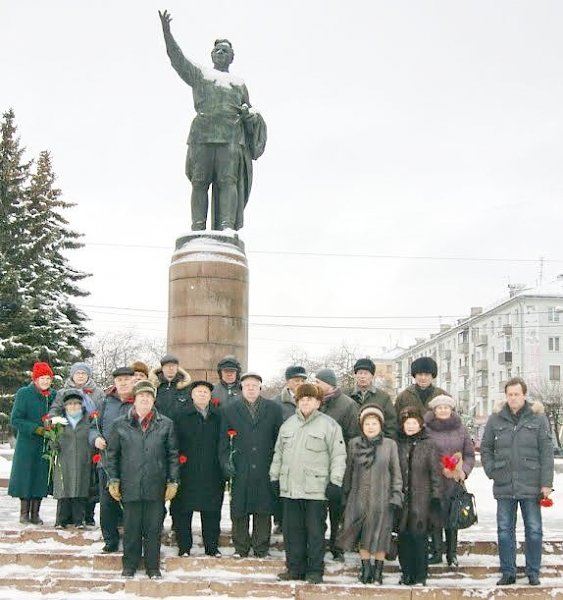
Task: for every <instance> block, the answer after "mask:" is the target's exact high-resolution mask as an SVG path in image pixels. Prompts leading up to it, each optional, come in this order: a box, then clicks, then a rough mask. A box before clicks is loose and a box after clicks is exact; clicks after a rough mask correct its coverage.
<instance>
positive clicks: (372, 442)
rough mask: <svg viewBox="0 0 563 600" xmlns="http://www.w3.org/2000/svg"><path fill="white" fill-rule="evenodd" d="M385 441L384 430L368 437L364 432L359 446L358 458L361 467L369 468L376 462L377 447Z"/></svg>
mask: <svg viewBox="0 0 563 600" xmlns="http://www.w3.org/2000/svg"><path fill="white" fill-rule="evenodd" d="M382 441H383V432H382V431H381V432H379V433H378V434H377V435H376V436H375V437H374V438H371V439H369V438H367V437H366V436H365V435H364V434H362V436H361V443H360V445H359V446H358V450H357V453H356V460H357V462H358V464H359V465H360V466H361V467H364V468H366V469H369V468H370V467H371V466H372V465H373V463H374V462H375V457H376V455H377V447H378V446H380V445H381V442H382Z"/></svg>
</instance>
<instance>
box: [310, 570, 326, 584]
mask: <svg viewBox="0 0 563 600" xmlns="http://www.w3.org/2000/svg"><path fill="white" fill-rule="evenodd" d="M322 582H323V576H322V575H321V574H320V573H309V574H308V575H307V583H312V584H317V583H322Z"/></svg>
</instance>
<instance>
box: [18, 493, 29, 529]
mask: <svg viewBox="0 0 563 600" xmlns="http://www.w3.org/2000/svg"><path fill="white" fill-rule="evenodd" d="M29 522H30V521H29V499H28V498H20V523H29Z"/></svg>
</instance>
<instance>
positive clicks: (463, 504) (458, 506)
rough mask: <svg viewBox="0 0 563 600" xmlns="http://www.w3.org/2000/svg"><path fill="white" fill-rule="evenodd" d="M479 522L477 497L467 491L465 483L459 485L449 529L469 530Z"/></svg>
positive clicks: (452, 502)
mask: <svg viewBox="0 0 563 600" xmlns="http://www.w3.org/2000/svg"><path fill="white" fill-rule="evenodd" d="M477 521H478V519H477V505H476V504H475V496H474V495H473V494H471V493H470V492H468V491H467V488H466V487H465V484H464V483H459V484H458V490H457V492H456V494H455V495H454V497H453V498H452V501H451V504H450V510H449V512H448V522H447V528H448V529H467V528H468V527H471V525H474V524H475V523H477Z"/></svg>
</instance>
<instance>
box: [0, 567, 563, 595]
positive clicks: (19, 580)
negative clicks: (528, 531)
mask: <svg viewBox="0 0 563 600" xmlns="http://www.w3.org/2000/svg"><path fill="white" fill-rule="evenodd" d="M327 579H330V578H327ZM14 588H15V589H17V590H18V591H26V592H29V593H31V592H40V593H41V594H49V593H54V592H57V593H59V594H60V592H66V593H68V594H72V593H79V592H84V591H85V590H88V593H89V595H90V596H92V594H95V593H100V592H110V593H114V594H118V595H117V597H119V596H120V595H121V594H124V593H127V594H131V595H135V596H142V597H145V598H146V597H155V598H165V597H179V596H184V597H185V596H202V597H208V598H209V597H210V596H213V595H221V596H228V597H231V598H247V597H254V598H266V597H269V598H295V600H326V598H327V597H329V598H344V597H346V598H347V599H348V598H381V599H389V600H423V599H424V600H467V599H468V598H479V599H481V600H484V599H485V600H489V599H490V600H498V599H499V598H502V599H503V600H505V599H509V598H520V599H522V598H524V599H526V600H545V599H546V598H549V599H555V600H562V599H563V588H562V587H561V586H560V585H550V586H548V585H542V586H538V587H530V586H528V585H515V586H510V587H504V588H502V590H499V588H495V587H477V586H465V587H462V588H461V587H452V586H439V587H438V586H433V585H431V584H430V582H429V585H427V586H426V587H406V586H387V585H385V586H375V585H368V586H363V585H361V584H358V583H350V584H345V585H342V584H340V583H330V582H329V581H328V582H327V583H325V584H322V585H316V586H315V585H310V584H307V583H304V582H297V583H286V582H269V581H252V580H246V581H243V580H233V581H218V580H216V579H207V578H205V577H201V576H200V577H194V578H190V579H182V580H177V579H176V580H170V579H167V578H166V576H165V578H163V579H161V580H149V579H147V578H146V576H144V575H143V574H138V575H137V576H136V578H135V579H132V580H125V579H122V578H117V577H115V578H110V577H105V578H104V577H95V578H94V577H70V576H68V575H65V574H64V573H54V574H51V575H48V576H43V577H41V578H32V577H29V576H28V575H27V576H21V577H18V576H13V577H9V578H6V577H5V578H3V579H2V581H1V583H0V591H1V590H10V589H11V590H13V589H14Z"/></svg>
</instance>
